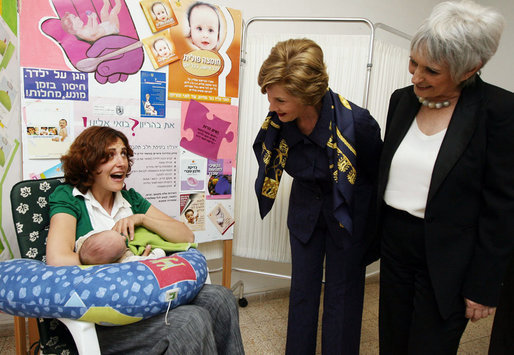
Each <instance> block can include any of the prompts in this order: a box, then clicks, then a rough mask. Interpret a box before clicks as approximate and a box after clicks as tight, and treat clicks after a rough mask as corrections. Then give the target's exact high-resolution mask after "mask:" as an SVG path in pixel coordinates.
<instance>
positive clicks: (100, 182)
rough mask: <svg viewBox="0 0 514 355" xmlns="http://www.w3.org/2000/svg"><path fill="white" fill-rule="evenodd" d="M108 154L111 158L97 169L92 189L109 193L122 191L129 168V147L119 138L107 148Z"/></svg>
mask: <svg viewBox="0 0 514 355" xmlns="http://www.w3.org/2000/svg"><path fill="white" fill-rule="evenodd" d="M107 152H108V154H109V158H108V159H107V161H106V162H104V163H102V164H100V165H99V166H98V167H97V169H96V175H95V182H94V183H93V186H92V188H93V189H95V190H104V191H109V192H117V191H121V189H122V188H123V185H124V183H125V178H126V177H127V170H128V166H129V162H128V156H127V147H125V144H123V141H122V140H121V139H120V138H118V139H117V140H116V141H115V142H114V143H112V144H110V145H109V146H108V147H107Z"/></svg>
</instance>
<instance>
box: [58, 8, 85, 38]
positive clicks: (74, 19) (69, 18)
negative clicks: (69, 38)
mask: <svg viewBox="0 0 514 355" xmlns="http://www.w3.org/2000/svg"><path fill="white" fill-rule="evenodd" d="M61 26H62V28H63V29H64V30H65V31H66V32H68V33H69V34H72V35H76V34H77V33H78V32H79V31H80V30H81V29H82V27H84V22H83V21H82V20H81V19H80V17H78V16H76V15H74V14H71V13H69V12H66V13H65V14H64V16H63V17H61Z"/></svg>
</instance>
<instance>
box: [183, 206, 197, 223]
mask: <svg viewBox="0 0 514 355" xmlns="http://www.w3.org/2000/svg"><path fill="white" fill-rule="evenodd" d="M184 216H185V217H186V219H187V222H188V223H191V224H193V223H195V211H193V210H192V209H188V210H187V211H186V213H184Z"/></svg>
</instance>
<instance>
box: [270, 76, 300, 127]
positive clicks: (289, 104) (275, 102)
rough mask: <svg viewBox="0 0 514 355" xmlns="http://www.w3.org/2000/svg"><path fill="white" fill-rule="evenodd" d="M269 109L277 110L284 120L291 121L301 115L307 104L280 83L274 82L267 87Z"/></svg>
mask: <svg viewBox="0 0 514 355" xmlns="http://www.w3.org/2000/svg"><path fill="white" fill-rule="evenodd" d="M266 93H267V95H268V101H269V110H270V111H273V112H276V113H277V115H278V118H279V120H280V121H282V122H291V121H294V120H295V119H297V118H298V117H300V116H301V115H302V114H303V112H304V111H305V107H306V105H305V104H303V103H302V102H301V100H300V99H299V98H297V97H296V96H293V95H291V94H290V93H288V92H287V90H286V89H284V87H283V86H282V85H280V84H273V85H270V86H268V87H267V88H266Z"/></svg>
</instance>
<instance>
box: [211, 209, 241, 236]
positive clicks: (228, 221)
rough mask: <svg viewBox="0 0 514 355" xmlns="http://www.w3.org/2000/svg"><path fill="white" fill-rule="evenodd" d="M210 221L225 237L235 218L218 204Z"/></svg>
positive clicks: (212, 212)
mask: <svg viewBox="0 0 514 355" xmlns="http://www.w3.org/2000/svg"><path fill="white" fill-rule="evenodd" d="M209 220H210V221H211V222H212V224H214V225H215V226H216V229H217V230H218V231H219V232H220V233H221V234H222V235H223V234H225V232H226V231H227V230H228V229H229V228H230V227H231V226H232V225H233V224H234V222H235V221H234V218H232V216H231V215H230V213H229V212H228V210H227V209H226V208H225V207H224V206H223V205H222V204H221V203H218V204H217V205H216V207H214V208H213V210H212V211H211V212H210V213H209Z"/></svg>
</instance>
